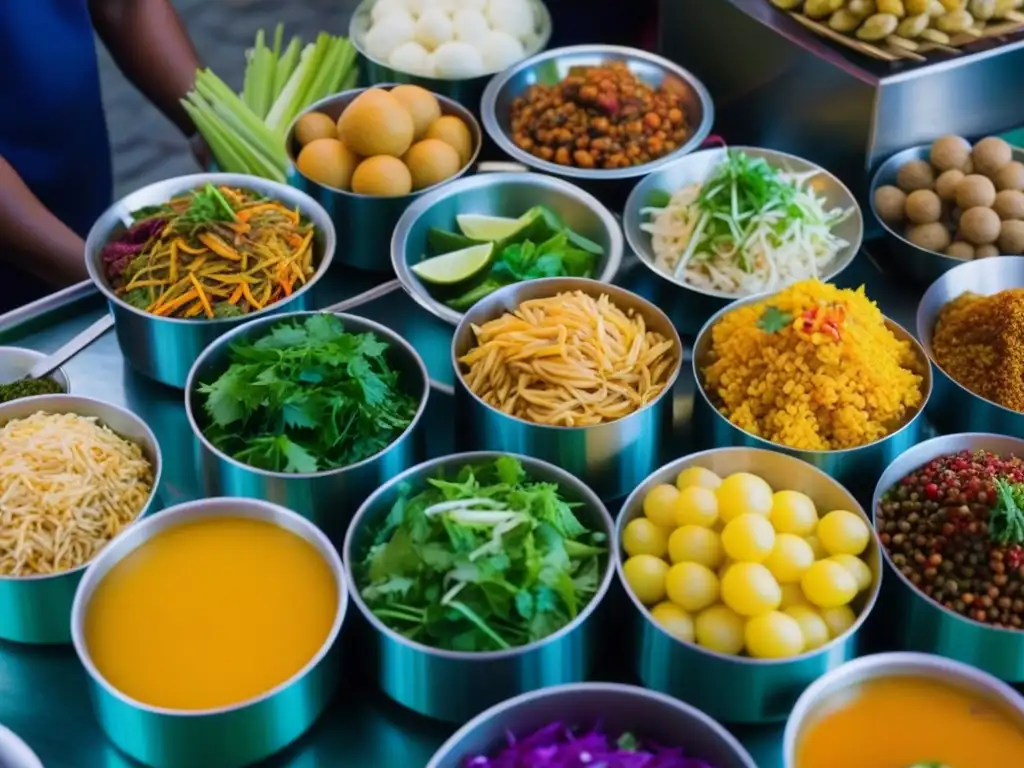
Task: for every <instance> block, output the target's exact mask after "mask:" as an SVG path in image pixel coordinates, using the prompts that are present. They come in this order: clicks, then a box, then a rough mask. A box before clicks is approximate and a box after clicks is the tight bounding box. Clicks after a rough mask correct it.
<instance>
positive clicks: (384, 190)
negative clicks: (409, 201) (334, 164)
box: [352, 155, 412, 197]
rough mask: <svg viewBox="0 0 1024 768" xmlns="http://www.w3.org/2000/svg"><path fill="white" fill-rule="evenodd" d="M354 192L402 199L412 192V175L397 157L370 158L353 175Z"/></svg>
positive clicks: (357, 167)
mask: <svg viewBox="0 0 1024 768" xmlns="http://www.w3.org/2000/svg"><path fill="white" fill-rule="evenodd" d="M352 191H353V192H355V193H356V194H357V195H370V196H373V197H401V196H402V195H408V194H409V193H410V192H412V175H411V174H410V173H409V169H408V168H406V166H405V163H403V162H402V161H401V160H399V159H398V158H397V157H391V156H390V155H377V156H376V157H368V158H366V159H365V160H363V162H361V163H360V164H359V165H358V166H356V170H355V172H354V173H353V174H352Z"/></svg>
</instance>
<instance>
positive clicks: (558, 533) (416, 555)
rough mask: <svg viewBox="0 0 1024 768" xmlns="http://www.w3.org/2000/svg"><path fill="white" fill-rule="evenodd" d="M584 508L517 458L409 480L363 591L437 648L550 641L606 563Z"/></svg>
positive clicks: (602, 539) (371, 557) (364, 575)
mask: <svg viewBox="0 0 1024 768" xmlns="http://www.w3.org/2000/svg"><path fill="white" fill-rule="evenodd" d="M575 506H576V505H575V504H572V503H569V502H567V501H566V500H565V499H563V498H562V496H561V494H560V492H559V488H558V485H557V484H555V483H546V482H536V481H533V480H531V479H530V478H529V477H528V476H527V474H526V471H525V470H524V469H523V465H522V464H521V463H520V461H519V460H518V459H516V458H513V457H511V456H502V457H500V458H498V459H496V460H494V461H493V462H490V463H487V464H483V465H477V466H464V467H462V468H460V469H459V471H458V473H457V474H456V475H455V477H454V478H445V477H443V476H441V477H436V478H431V479H429V480H428V481H427V485H426V487H425V488H421V489H418V490H416V491H414V490H413V489H411V488H408V487H404V488H402V490H401V491H400V495H399V497H398V500H397V501H396V502H395V503H394V506H393V507H392V508H391V511H390V513H389V514H388V516H387V518H386V519H385V520H384V521H383V524H382V525H381V527H380V529H379V530H378V531H376V533H375V535H374V536H373V539H372V543H371V546H370V547H369V550H368V551H367V552H366V553H365V556H364V557H363V558H362V560H361V561H360V562H359V563H358V565H357V566H356V581H357V583H358V586H359V589H360V594H361V595H362V597H363V600H365V601H366V604H367V605H368V606H369V608H370V610H371V611H373V613H374V615H376V616H377V617H378V618H379V619H380V620H381V621H383V622H384V623H385V624H387V625H388V626H389V627H391V628H392V629H393V630H395V631H396V632H400V633H401V634H403V635H404V636H406V637H407V638H409V639H411V640H415V641H416V642H419V643H423V644H424V645H429V646H432V647H435V648H442V649H445V650H451V651H493V650H500V649H504V648H511V647H514V646H520V645H526V644H528V643H532V642H535V641H537V640H540V639H542V638H544V637H547V636H548V635H550V634H552V633H554V632H557V631H558V630H559V629H561V628H562V627H564V626H565V625H566V624H568V623H569V622H570V621H572V620H573V619H574V618H575V617H576V615H577V614H578V613H579V612H580V611H581V610H583V608H584V607H585V606H586V605H587V603H588V602H589V601H590V600H591V599H592V598H593V597H594V594H595V593H596V592H597V588H598V584H599V583H600V581H601V577H602V574H603V573H604V569H605V568H606V567H607V541H606V536H605V533H604V532H603V531H593V530H590V529H588V528H587V527H586V526H585V525H583V524H582V523H581V522H580V521H579V520H578V519H577V517H576V515H575V513H574V512H573V508H574V507H575Z"/></svg>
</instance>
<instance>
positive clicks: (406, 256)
mask: <svg viewBox="0 0 1024 768" xmlns="http://www.w3.org/2000/svg"><path fill="white" fill-rule="evenodd" d="M535 205H543V206H545V207H547V208H549V209H550V210H552V211H554V213H555V214H557V215H558V217H559V218H560V219H561V220H562V221H563V222H564V223H565V224H567V225H568V226H569V227H571V228H572V229H573V231H575V232H577V233H579V234H581V235H583V236H584V237H586V238H589V239H590V240H593V241H594V242H595V243H597V244H598V245H600V246H601V247H603V248H604V255H603V256H602V257H601V258H600V259H599V260H598V263H597V269H596V274H595V275H594V277H595V278H596V279H597V280H598V281H600V282H602V283H610V282H611V281H612V280H614V279H615V275H616V274H617V273H618V271H619V266H620V265H621V264H622V248H623V245H622V230H621V229H620V228H619V223H618V222H617V221H616V220H615V217H614V216H612V214H611V212H610V211H609V210H608V209H607V208H605V207H604V206H603V205H602V204H601V203H600V202H598V200H597V198H595V197H594V196H593V195H590V194H588V193H587V192H584V191H583V190H582V189H580V188H579V187H576V186H573V185H572V184H570V183H569V182H567V181H562V180H561V179H556V178H554V177H553V176H544V175H542V174H538V173H487V174H483V175H480V176H474V177H472V178H468V179H460V180H459V181H456V182H455V183H453V184H451V185H450V186H446V187H443V188H441V189H438V190H435V191H434V192H431V193H429V194H427V195H424V196H423V197H421V198H420V199H419V200H417V201H416V202H415V203H413V204H412V205H410V206H409V208H408V209H406V211H405V213H404V214H402V218H401V219H399V220H398V225H397V226H396V227H395V233H394V236H393V237H392V238H391V260H392V263H393V264H394V266H395V273H396V274H397V275H398V279H399V280H400V281H401V282H402V287H404V288H405V290H406V292H407V293H408V294H409V295H410V296H412V298H413V299H414V300H415V301H416V303H417V304H419V305H420V306H421V307H423V308H424V309H426V310H427V311H428V312H430V313H431V314H432V315H435V316H436V317H439V318H441V319H442V320H444V321H446V322H448V323H450V324H451V325H458V324H459V321H460V320H461V319H462V314H463V313H461V312H458V311H456V310H454V309H452V308H451V307H449V306H448V305H446V304H445V303H443V302H441V301H438V300H437V299H435V298H434V297H433V296H431V294H430V291H429V289H428V288H427V287H426V286H425V285H424V284H423V282H422V281H421V280H420V279H419V278H418V277H417V276H416V274H415V273H414V272H413V271H412V269H411V267H412V265H414V264H416V263H417V262H419V261H421V260H422V259H423V256H424V254H426V253H427V251H428V245H427V233H428V232H429V231H430V230H431V229H432V228H434V227H438V228H440V229H446V230H449V231H453V232H454V231H458V226H457V225H456V222H455V217H456V216H457V215H458V214H463V213H482V214H487V215H490V216H505V217H508V218H517V217H519V216H521V215H522V214H524V213H526V211H528V210H529V209H530V208H532V207H533V206H535Z"/></svg>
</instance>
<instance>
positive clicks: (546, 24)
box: [348, 0, 553, 95]
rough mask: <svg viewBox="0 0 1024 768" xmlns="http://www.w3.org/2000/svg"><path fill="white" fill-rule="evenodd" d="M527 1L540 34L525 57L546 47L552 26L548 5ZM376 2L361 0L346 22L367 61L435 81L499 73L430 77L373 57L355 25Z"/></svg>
mask: <svg viewBox="0 0 1024 768" xmlns="http://www.w3.org/2000/svg"><path fill="white" fill-rule="evenodd" d="M528 1H529V3H530V5H532V6H533V7H534V14H535V18H536V19H537V23H538V25H539V27H540V30H541V33H540V36H539V37H538V38H537V42H536V43H535V44H534V49H533V50H527V53H526V58H529V57H530V56H533V55H535V54H537V53H540V52H541V51H543V50H544V49H545V48H546V47H547V44H548V42H549V41H550V40H551V32H552V28H553V24H552V23H551V12H550V11H549V10H548V7H547V5H546V4H545V3H544V1H543V0H528ZM376 4H377V0H362V2H361V3H359V5H357V6H356V9H355V10H354V11H352V18H351V19H350V20H349V22H348V39H349V40H350V41H351V43H352V47H353V48H355V49H356V51H357V52H358V53H359V55H360V56H362V57H363V58H364V59H366V60H367V61H369V62H371V63H373V64H376V65H377V66H378V67H382V68H383V69H387V70H390V71H392V72H399V73H401V74H403V75H407V76H409V77H415V78H418V79H419V80H423V81H433V82H436V83H465V82H472V81H474V80H488V79H490V78H491V77H493V76H494V75H497V74H500V71H499V72H485V73H484V74H482V75H477V76H476V77H431V76H430V75H418V74H416V73H415V72H406V71H405V70H402V69H398V68H397V67H393V66H391V65H390V64H388V63H387V62H386V61H381V60H380V59H376V58H374V57H373V56H371V55H370V54H369V53H367V52H366V48H365V47H364V46H363V41H362V39H361V37H362V35H359V34H357V33H356V26H357V22H358V21H359V20H360V19H361V18H362V17H364V16H366V15H367V14H369V12H370V11H371V10H372V9H373V6H374V5H376ZM524 47H525V46H524ZM525 60H526V59H525V58H524V59H522V61H525ZM374 87H375V86H374ZM435 95H437V94H435Z"/></svg>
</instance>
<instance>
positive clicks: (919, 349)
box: [691, 291, 935, 456]
mask: <svg viewBox="0 0 1024 768" xmlns="http://www.w3.org/2000/svg"><path fill="white" fill-rule="evenodd" d="M777 293H779V292H778V291H775V292H773V293H770V294H762V295H760V296H745V297H744V298H742V299H737V300H736V301H734V302H732V303H731V304H729V305H727V306H725V307H722V309H720V310H719V311H718V312H716V313H715V314H713V315H712V316H711V317H710V318H708V321H707V322H706V323H704V325H703V327H702V328H701V329H700V330H699V331H698V332H697V336H696V337H695V338H694V342H693V359H692V360H691V365H692V368H693V376H694V382H695V385H696V394H697V395H698V396H700V397H701V398H703V400H704V402H705V403H706V404H707V406H708V407H709V408H711V409H712V410H713V411H714V412H715V417H716V418H718V419H721V420H722V421H723V422H725V423H726V424H728V425H729V427H731V428H732V429H735V430H736V431H737V432H742V433H743V435H744V436H745V437H746V438H747V439H749V440H754V441H756V442H757V443H758V446H757V447H763V448H769V449H772V450H782V451H794V452H797V453H800V454H803V455H805V456H846V455H849V454H852V453H856V452H857V451H863V450H864V449H866V448H872V447H874V446H878V445H881V444H882V443H884V442H886V441H887V440H891V439H892V438H894V437H896V436H897V435H899V434H900V433H901V432H904V431H905V430H908V429H910V428H911V426H912V425H913V424H915V423H916V422H917V421H918V420H920V419H921V418H922V416H923V415H924V409H925V408H926V407H927V405H928V401H929V400H931V397H932V390H933V389H934V387H935V382H934V378H935V377H934V374H933V372H932V360H931V357H930V356H929V355H928V353H927V352H926V351H925V349H924V347H923V346H922V345H921V342H920V341H919V340H918V339H917V337H916V336H914V335H913V334H912V333H910V331H908V330H907V329H906V328H904V327H903V326H902V325H900V324H899V323H897V322H896V321H895V320H893V319H892V318H891V317H889V316H888V315H885V314H883V315H882V319H883V320H884V321H885V323H886V325H887V326H888V327H889V329H890V330H892V329H896V330H899V331H900V332H902V333H903V334H904V335H905V336H906V339H907V341H909V342H910V343H911V346H912V347H913V349H914V350H915V352H916V353H917V357H918V359H919V361H920V362H921V363H922V368H923V370H922V371H921V379H922V381H921V385H920V390H921V395H922V397H921V403H920V404H919V405H918V406H917V409H916V410H915V411H914V412H913V413H912V414H911V415H910V416H909V417H908V418H907V419H906V421H904V422H903V423H902V424H901V425H900V426H899V428H898V429H894V430H893V431H892V432H889V433H888V434H886V435H883V436H882V437H880V438H878V439H877V440H872V441H871V442H870V443H864V445H857V446H854V447H852V448H838V449H835V450H828V451H821V450H810V449H807V448H794V447H792V446H790V445H783V444H782V443H774V442H772V441H771V440H768V439H766V438H763V437H761V436H760V435H755V434H752V433H750V432H748V431H747V430H745V429H743V428H741V427H738V426H736V425H735V424H733V423H732V422H731V421H729V420H728V419H727V418H726V417H725V416H724V415H723V414H722V412H721V411H720V410H719V409H718V407H717V406H716V405H715V404H714V403H713V402H712V400H711V397H710V396H709V395H708V392H707V390H706V389H705V388H704V381H703V377H702V375H701V370H700V365H701V362H699V361H698V359H697V348H698V347H699V346H700V344H701V342H702V341H703V340H704V337H705V334H709V333H711V329H712V327H713V326H714V325H715V324H717V323H718V322H719V321H720V320H721V319H722V318H723V317H724V316H725V315H726V314H728V313H729V312H731V311H732V310H734V309H739V308H741V307H743V306H746V305H747V304H753V303H756V302H762V301H767V300H768V299H769V298H770V297H772V296H774V295H776V294H777ZM751 447H755V446H751Z"/></svg>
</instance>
